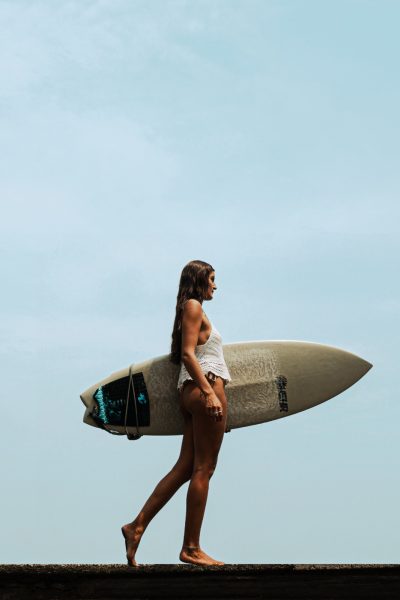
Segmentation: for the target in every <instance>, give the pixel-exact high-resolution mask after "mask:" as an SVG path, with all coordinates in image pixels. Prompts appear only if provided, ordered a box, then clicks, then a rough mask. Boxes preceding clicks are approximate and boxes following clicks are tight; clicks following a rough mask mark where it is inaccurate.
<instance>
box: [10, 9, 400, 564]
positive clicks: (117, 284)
mask: <svg viewBox="0 0 400 600" xmlns="http://www.w3.org/2000/svg"><path fill="white" fill-rule="evenodd" d="M399 17H400V7H399V4H398V3H397V2H394V1H390V0H379V1H378V0H376V1H372V0H365V1H361V0H346V1H344V0H335V2H320V1H312V0H304V1H301V2H300V1H296V0H281V1H279V2H278V1H272V0H271V1H269V0H264V1H259V0H246V1H244V0H235V1H233V0H230V1H228V0H213V1H211V0H192V1H190V2H189V1H167V0H166V1H158V0H150V1H146V2H142V1H127V0H113V1H107V0H103V1H100V0H98V1H95V0H91V1H89V0H86V1H85V0H84V1H79V2H78V1H76V0H71V1H66V0H62V1H60V2H57V3H53V2H50V1H49V0H48V1H39V0H38V1H35V2H30V1H24V0H17V1H3V0H1V1H0V23H1V31H2V34H1V36H0V40H1V41H0V78H1V79H0V81H1V85H0V90H1V91H0V151H1V161H0V202H1V207H2V215H1V219H0V230H1V236H0V249H1V258H2V260H1V263H0V268H1V281H2V290H3V293H2V294H1V298H0V305H1V312H2V316H3V318H2V324H1V330H0V336H1V345H0V352H1V359H2V366H3V369H4V370H3V376H2V414H3V431H2V435H1V449H2V456H3V460H4V468H3V481H2V483H3V486H2V487H3V492H2V505H3V506H2V511H1V520H2V523H1V529H2V541H3V544H2V547H1V550H0V561H1V562H3V563H120V562H124V548H123V540H122V536H121V534H120V530H119V528H120V526H121V524H123V523H125V522H127V521H128V520H129V519H131V518H132V517H133V516H134V515H135V514H136V512H137V511H138V509H139V508H140V507H141V505H142V504H143V502H144V501H145V499H146V498H147V496H148V494H149V493H150V492H151V491H152V489H153V487H154V486H155V484H156V483H157V482H158V480H159V479H160V478H161V477H162V476H163V475H164V474H165V472H166V471H167V470H168V469H169V468H170V467H171V466H172V464H173V463H174V462H175V460H176V456H177V453H178V450H179V446H180V438H179V437H166V438H142V439H141V440H139V441H138V442H129V441H127V440H126V439H125V438H122V437H121V438H116V437H113V436H108V435H107V434H105V433H104V432H102V431H100V430H96V429H94V428H90V427H88V426H87V425H84V424H83V423H82V417H83V405H82V404H81V401H80V399H79V394H80V393H81V392H82V391H83V390H84V389H86V388H87V387H88V386H89V385H91V384H93V383H95V382H97V381H99V380H100V379H102V378H103V377H105V376H107V375H108V374H110V373H111V372H113V371H115V370H118V369H120V368H123V367H126V366H128V365H129V364H130V363H136V362H139V361H142V360H145V359H147V358H150V357H152V356H158V355H160V354H166V353H167V352H169V344H170V336H171V331H172V324H173V318H174V310H175V301H176V293H177V286H178V281H179V275H180V272H181V269H182V268H183V266H184V265H185V264H186V263H187V262H188V261H189V260H192V259H197V258H199V259H202V260H206V261H207V262H210V263H211V264H212V265H213V266H214V267H215V270H216V283H217V287H218V290H217V292H216V295H215V298H214V299H213V301H212V302H211V303H210V304H209V305H207V307H206V312H207V314H208V315H209V316H210V318H211V319H212V320H213V322H214V323H215V325H216V327H217V328H218V330H219V331H220V332H221V334H222V336H223V341H224V343H229V342H234V341H245V340H254V339H260V340H261V339H294V340H306V341H314V342H320V343H325V344H330V345H333V346H338V347H341V348H344V349H346V350H349V351H351V352H354V353H356V354H358V355H360V356H362V357H363V358H365V359H367V360H369V361H370V362H372V363H373V364H374V368H373V369H372V370H371V371H370V372H369V373H368V374H367V375H366V376H365V378H364V379H362V380H361V381H360V382H358V383H357V384H356V385H355V386H354V387H352V388H350V389H349V390H347V391H346V392H345V393H343V394H341V395H340V396H338V397H337V398H334V399H332V400H331V401H329V402H327V403H325V404H323V405H321V406H318V407H316V408H314V409H312V410H310V411H306V412H304V413H301V414H298V415H295V416H293V417H290V418H288V419H282V420H280V421H277V422H274V423H270V424H264V425H260V426H256V427H251V428H245V429H242V430H237V431H233V432H231V433H229V434H228V435H227V436H226V438H225V440H224V444H223V447H222V449H221V453H220V459H219V465H218V468H217V471H216V473H215V475H214V477H213V479H212V481H211V491H210V496H209V503H208V507H207V513H206V517H205V522H204V526H203V534H202V543H203V546H204V548H205V550H206V551H207V552H209V553H210V554H212V555H214V556H215V557H216V558H219V559H221V560H224V561H225V562H230V563H252V562H254V563H293V562H297V563H308V562H320V563H330V562H335V563H340V562H343V563H346V562H347V563H358V562H377V563H382V562H391V563H395V562H399V560H400V554H399V545H398V535H397V532H398V528H399V517H398V505H399V501H400V487H399V482H398V477H397V473H398V472H399V467H400V465H399V447H398V422H399V418H400V408H399V404H398V402H397V396H398V393H397V386H396V384H395V379H396V376H397V372H398V369H397V358H398V351H397V344H398V333H399V312H400V304H399V282H398V276H397V274H398V270H399V264H398V263H399V260H398V257H399V245H400V244H399V217H400V215H399V212H400V211H399V201H398V199H399V191H400V189H399V188H400V177H399V169H398V164H399V112H398V106H399V102H400V98H399V96H400V82H399V75H398V64H397V63H398V55H399V37H398V22H399ZM185 492H186V490H185V489H183V490H181V491H180V492H179V493H178V494H177V495H176V497H175V498H174V499H173V500H172V501H171V502H170V504H169V505H168V506H167V507H166V508H165V509H164V510H163V511H162V513H160V514H159V515H158V516H157V517H156V519H155V520H154V521H153V523H152V524H151V526H150V527H149V529H148V531H147V532H146V536H145V537H144V538H143V541H142V545H141V547H140V551H139V553H138V560H139V562H144V563H174V562H177V560H178V553H179V549H180V544H181V538H182V534H183V525H184V507H185Z"/></svg>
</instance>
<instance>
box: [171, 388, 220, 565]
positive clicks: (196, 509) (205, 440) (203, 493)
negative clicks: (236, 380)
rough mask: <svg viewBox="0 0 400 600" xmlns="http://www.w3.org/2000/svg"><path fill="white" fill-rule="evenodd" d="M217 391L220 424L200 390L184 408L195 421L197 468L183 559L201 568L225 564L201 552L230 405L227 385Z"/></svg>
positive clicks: (191, 392) (188, 505) (186, 400)
mask: <svg viewBox="0 0 400 600" xmlns="http://www.w3.org/2000/svg"><path fill="white" fill-rule="evenodd" d="M213 388H214V391H215V393H216V395H217V396H218V398H219V400H220V401H221V404H222V409H223V419H222V420H221V421H216V420H214V419H213V418H212V417H210V416H209V415H208V414H207V413H206V411H205V410H204V403H203V401H202V400H201V398H200V393H199V389H198V388H197V387H196V386H193V387H192V388H191V389H188V390H187V393H186V394H184V395H183V405H184V407H185V408H186V409H187V410H188V411H190V412H191V414H192V419H193V443H194V466H193V474H192V477H191V480H190V484H189V488H188V493H187V501H186V523H185V533H184V539H183V546H182V551H181V553H180V556H179V558H180V560H181V561H183V562H190V563H195V564H199V565H222V564H223V563H222V562H220V561H217V560H215V559H213V558H211V557H210V556H208V555H207V554H206V553H205V552H203V551H202V550H201V549H200V530H201V525H202V522H203V517H204V511H205V508H206V503H207V496H208V488H209V480H210V478H211V476H212V474H213V472H214V469H215V467H216V464H217V459H218V453H219V449H220V447H221V443H222V440H223V437H224V432H225V428H226V418H227V403H226V396H225V391H224V383H223V380H222V379H221V378H217V379H216V381H215V383H214V385H213Z"/></svg>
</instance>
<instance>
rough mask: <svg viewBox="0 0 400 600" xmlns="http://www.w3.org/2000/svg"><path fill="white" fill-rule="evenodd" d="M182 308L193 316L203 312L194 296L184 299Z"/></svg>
mask: <svg viewBox="0 0 400 600" xmlns="http://www.w3.org/2000/svg"><path fill="white" fill-rule="evenodd" d="M183 310H184V312H185V313H188V314H190V315H193V316H197V315H199V314H202V313H203V312H204V311H203V307H202V305H201V303H200V302H199V301H198V300H196V299H195V298H189V300H186V302H185V304H184V305H183Z"/></svg>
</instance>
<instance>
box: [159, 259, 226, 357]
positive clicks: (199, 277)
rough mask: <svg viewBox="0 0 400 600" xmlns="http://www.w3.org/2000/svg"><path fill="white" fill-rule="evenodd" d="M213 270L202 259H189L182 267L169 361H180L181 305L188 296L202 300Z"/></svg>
mask: <svg viewBox="0 0 400 600" xmlns="http://www.w3.org/2000/svg"><path fill="white" fill-rule="evenodd" d="M213 271H215V269H214V267H212V266H211V265H210V264H208V263H206V262H204V261H202V260H191V261H190V262H189V263H188V264H187V265H185V266H184V267H183V269H182V273H181V278H180V281H179V289H178V295H177V298H176V312H175V321H174V327H173V330H172V343H171V354H170V361H171V362H172V363H174V364H176V365H179V364H180V362H181V351H182V314H183V306H184V304H185V302H186V301H187V300H189V299H190V298H195V299H196V300H198V301H199V302H202V301H203V300H204V298H205V296H206V294H207V290H208V285H209V282H208V278H209V276H210V274H211V273H212V272H213Z"/></svg>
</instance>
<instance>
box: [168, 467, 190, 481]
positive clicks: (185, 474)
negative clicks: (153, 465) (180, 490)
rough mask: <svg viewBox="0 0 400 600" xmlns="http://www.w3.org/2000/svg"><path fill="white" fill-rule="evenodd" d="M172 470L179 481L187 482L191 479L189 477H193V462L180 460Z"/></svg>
mask: <svg viewBox="0 0 400 600" xmlns="http://www.w3.org/2000/svg"><path fill="white" fill-rule="evenodd" d="M172 470H173V471H174V473H175V474H176V476H177V478H178V479H179V481H181V482H182V483H186V481H189V479H190V478H191V477H192V473H193V463H190V462H186V463H179V462H178V463H177V464H176V465H175V466H174V467H173V469H172Z"/></svg>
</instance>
